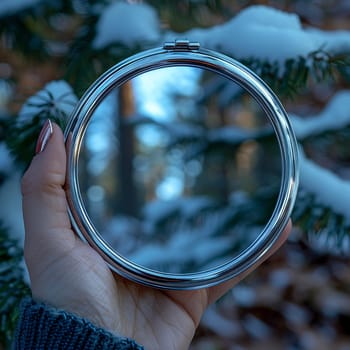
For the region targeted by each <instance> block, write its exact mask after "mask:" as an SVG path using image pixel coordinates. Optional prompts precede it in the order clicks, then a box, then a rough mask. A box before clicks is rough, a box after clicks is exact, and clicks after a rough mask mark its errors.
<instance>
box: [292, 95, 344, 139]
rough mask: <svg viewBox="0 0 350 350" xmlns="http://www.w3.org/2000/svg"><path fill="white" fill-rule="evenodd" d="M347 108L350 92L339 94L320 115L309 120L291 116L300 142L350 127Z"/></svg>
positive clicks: (308, 118) (309, 117) (310, 117)
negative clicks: (310, 137)
mask: <svg viewBox="0 0 350 350" xmlns="http://www.w3.org/2000/svg"><path fill="white" fill-rule="evenodd" d="M346 106H350V90H342V91H339V92H337V93H336V94H335V95H334V96H333V98H332V99H331V101H330V102H329V103H328V104H327V106H326V107H325V108H324V109H323V110H322V111H321V112H320V113H319V114H316V115H313V116H308V117H307V118H305V117H300V116H297V115H293V114H289V117H290V121H291V123H292V126H293V130H294V132H295V135H296V136H297V138H298V140H302V139H305V138H307V137H309V136H314V135H317V134H320V133H323V132H326V131H331V130H339V129H342V128H344V127H346V126H348V125H350V111H349V109H348V108H346Z"/></svg>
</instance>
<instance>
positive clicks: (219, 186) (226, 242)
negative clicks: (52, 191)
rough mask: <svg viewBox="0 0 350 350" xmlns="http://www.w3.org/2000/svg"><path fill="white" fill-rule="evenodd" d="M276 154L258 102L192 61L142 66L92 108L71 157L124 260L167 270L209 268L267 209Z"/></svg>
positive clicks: (104, 231)
mask: <svg viewBox="0 0 350 350" xmlns="http://www.w3.org/2000/svg"><path fill="white" fill-rule="evenodd" d="M280 181H281V156H280V151H279V147H278V142H277V139H276V136H275V133H274V131H273V129H272V126H271V124H270V122H269V120H268V118H267V116H266V114H265V112H264V111H263V110H262V108H261V107H260V106H259V105H258V104H257V102H256V101H255V100H254V99H253V98H252V97H251V96H250V95H249V94H248V93H247V92H246V91H245V90H244V89H242V88H241V87H240V86H239V85H237V84H235V83H234V82H232V81H231V80H229V79H227V78H225V77H222V76H219V75H218V74H216V73H214V72H211V71H207V70H203V69H200V68H194V67H187V66H186V67H185V66H184V67H181V66H180V67H168V68H161V69H158V70H154V71H150V72H147V73H144V74H142V75H140V76H137V77H135V78H133V79H132V80H129V81H128V82H127V83H125V84H123V85H122V86H120V87H116V88H115V89H114V90H112V91H111V92H110V93H109V94H108V95H107V97H105V98H104V100H103V101H102V103H101V104H100V105H99V106H98V108H97V109H96V110H95V111H94V113H93V115H92V118H91V120H90V123H89V125H88V128H87V130H86V133H85V135H84V139H83V144H82V148H81V153H80V157H79V186H80V191H81V194H82V198H83V201H84V205H85V207H86V210H87V212H88V214H89V216H90V218H91V221H92V222H93V223H94V225H95V226H96V228H97V230H98V231H99V232H100V234H101V236H102V237H103V239H104V240H105V241H106V242H108V244H109V245H110V246H111V247H113V249H115V250H116V251H117V252H119V253H120V254H122V255H123V256H125V257H126V258H127V259H129V260H131V261H133V262H135V263H138V264H141V265H143V266H145V267H148V268H151V269H154V270H158V271H162V272H169V273H192V272H198V271H204V270H206V269H208V268H212V267H216V266H218V265H219V264H222V263H225V262H227V261H229V260H231V259H232V258H233V257H234V256H237V254H239V253H240V252H241V251H242V250H243V249H245V248H247V247H248V246H249V245H250V244H251V243H252V242H253V241H254V240H255V239H256V238H257V236H258V235H259V233H260V232H261V230H262V228H263V227H264V226H265V225H266V223H267V221H268V220H269V218H270V217H271V214H272V211H273V209H274V207H275V204H276V200H277V196H278V193H279V187H280Z"/></svg>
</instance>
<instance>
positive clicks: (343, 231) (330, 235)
mask: <svg viewBox="0 0 350 350" xmlns="http://www.w3.org/2000/svg"><path fill="white" fill-rule="evenodd" d="M292 219H293V223H294V225H295V226H297V227H298V228H299V229H301V230H302V233H303V235H304V236H305V237H307V238H308V240H309V242H311V244H312V243H315V244H318V245H319V247H318V248H320V249H323V250H327V251H329V252H333V253H336V254H342V255H344V254H346V255H348V254H349V246H348V245H349V241H348V240H349V237H350V224H349V222H347V221H346V219H345V218H344V217H343V216H342V215H339V214H336V213H334V211H333V210H332V209H330V208H328V207H326V206H324V205H322V204H320V203H319V202H317V201H316V199H315V197H314V195H312V194H310V193H308V192H306V191H305V190H303V188H301V189H299V192H298V196H297V200H296V204H295V207H294V210H293V215H292Z"/></svg>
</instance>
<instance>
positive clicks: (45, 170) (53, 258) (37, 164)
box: [22, 124, 291, 350]
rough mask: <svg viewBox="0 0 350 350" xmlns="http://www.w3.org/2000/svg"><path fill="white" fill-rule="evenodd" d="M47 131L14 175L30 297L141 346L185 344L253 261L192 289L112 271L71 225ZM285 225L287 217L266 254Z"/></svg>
mask: <svg viewBox="0 0 350 350" xmlns="http://www.w3.org/2000/svg"><path fill="white" fill-rule="evenodd" d="M52 130H53V133H52V134H51V136H50V137H49V138H47V139H48V142H47V144H46V147H45V148H44V150H43V151H42V152H40V153H38V154H37V155H36V156H35V157H34V158H33V160H32V163H31V165H30V167H29V168H28V170H27V171H26V173H25V175H24V176H23V180H22V193H23V215H24V224H25V232H26V233H25V246H24V254H25V260H26V263H27V266H28V270H29V274H30V280H31V288H32V293H33V297H34V298H35V299H36V300H40V301H43V302H46V303H48V304H50V305H52V306H55V307H57V308H61V309H64V310H66V311H69V312H72V313H75V314H77V315H79V316H81V317H85V318H87V319H89V320H90V321H91V322H93V323H95V324H96V325H98V326H100V327H103V328H105V329H107V330H109V331H112V332H113V333H115V334H117V335H121V336H126V337H129V338H133V339H135V340H136V341H137V342H139V343H140V344H141V345H143V346H145V348H146V349H155V350H156V349H169V350H178V349H188V347H189V345H190V342H191V340H192V338H193V336H194V333H195V330H196V328H197V326H198V324H199V321H200V319H201V316H202V314H203V313H204V311H205V309H206V308H207V307H208V305H209V304H210V303H212V302H214V301H215V300H217V299H218V298H219V297H220V296H222V295H223V294H224V293H225V292H226V291H228V290H229V289H230V288H232V287H233V286H234V285H235V284H236V283H238V282H239V280H241V279H242V278H243V277H244V276H246V275H247V274H248V273H249V272H251V271H252V270H253V269H254V268H256V267H257V266H254V267H253V268H252V269H251V270H250V271H247V272H245V273H244V275H242V276H239V278H235V279H233V280H231V281H228V282H225V283H223V284H221V285H218V286H215V287H211V288H206V289H200V290H195V291H167V290H157V289H152V288H149V287H145V286H142V285H138V284H135V283H133V282H130V281H128V280H126V279H124V278H122V277H120V276H117V275H116V274H114V273H113V272H111V270H110V269H109V268H108V266H107V265H106V263H105V262H104V260H103V259H102V258H101V257H100V256H99V255H98V254H97V253H96V252H95V251H94V250H93V249H92V248H91V247H89V246H88V245H87V244H85V243H83V242H82V241H81V240H80V239H79V238H78V237H77V236H76V235H75V234H74V232H73V231H72V228H71V224H70V220H69V217H68V214H67V202H66V196H65V192H64V189H63V185H64V183H65V174H66V151H65V145H64V140H63V135H62V132H61V130H60V128H59V127H58V126H57V125H56V124H53V125H52ZM39 148H40V147H39ZM39 151H40V149H39ZM290 229H291V224H290V223H289V224H288V226H287V227H286V229H285V230H284V232H283V234H282V236H281V237H280V239H279V240H278V241H277V242H276V244H275V246H274V248H273V250H272V252H271V253H270V255H271V254H272V253H273V252H274V251H276V250H277V249H278V248H279V247H280V246H281V245H282V243H283V242H284V241H285V240H286V239H287V236H288V234H289V232H290Z"/></svg>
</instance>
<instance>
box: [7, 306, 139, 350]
mask: <svg viewBox="0 0 350 350" xmlns="http://www.w3.org/2000/svg"><path fill="white" fill-rule="evenodd" d="M13 349H14V350H31V349H35V350H44V349H50V350H63V349H64V350H107V349H108V350H143V347H142V346H140V345H137V344H136V343H135V342H134V341H133V340H131V339H127V338H119V337H117V336H114V335H113V334H112V333H109V332H107V331H106V330H104V329H102V328H98V327H96V326H95V325H93V324H92V323H90V322H89V321H87V320H86V319H83V318H80V317H77V316H75V315H73V314H70V313H67V312H65V311H63V310H58V309H55V308H53V307H50V306H48V305H45V304H42V303H37V302H35V301H34V300H32V299H26V300H25V301H23V303H22V305H21V312H20V318H19V322H18V326H17V332H16V336H15V339H14V346H13Z"/></svg>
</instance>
